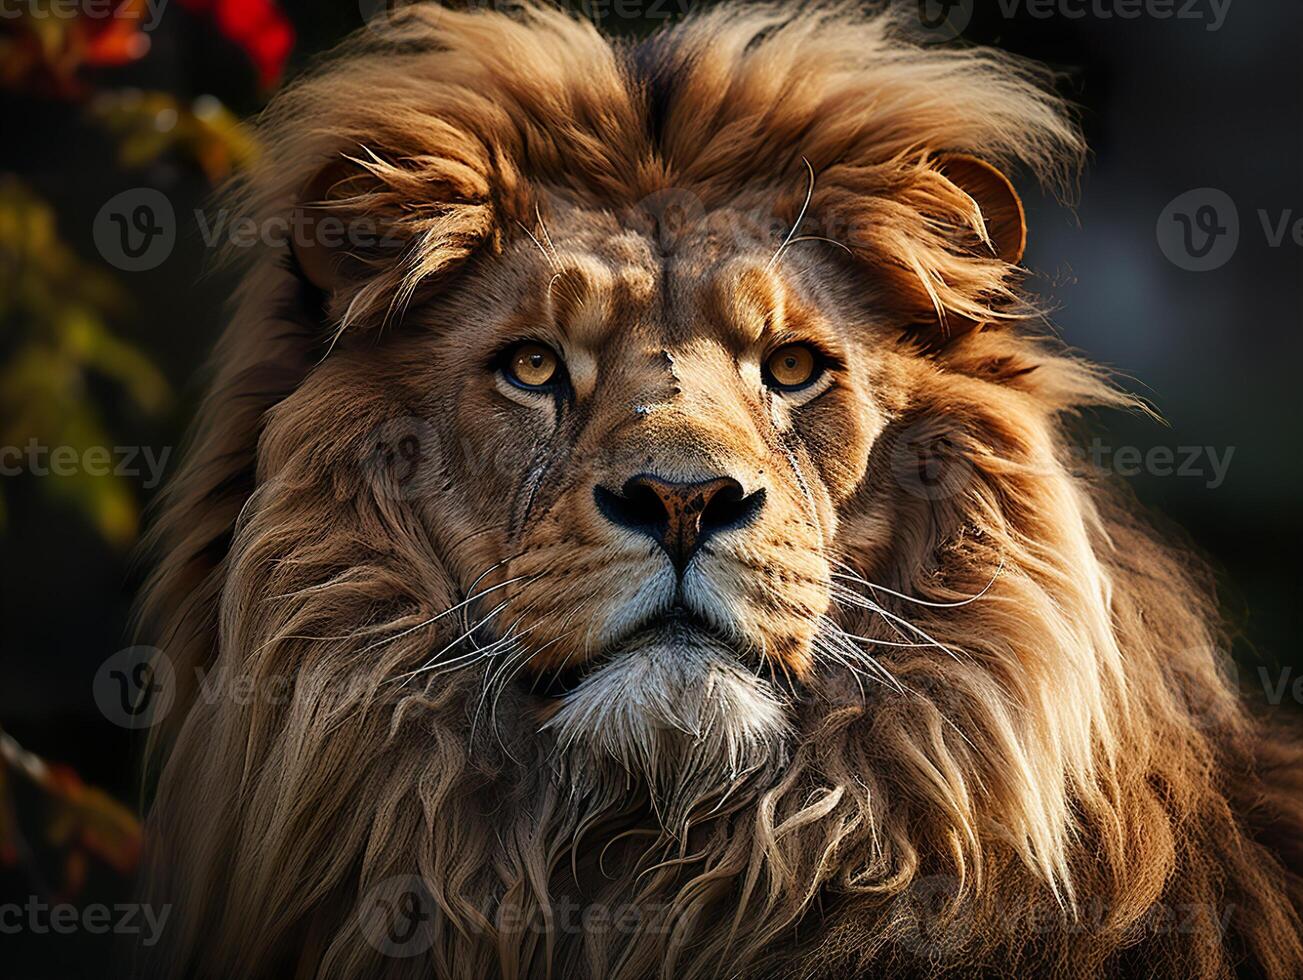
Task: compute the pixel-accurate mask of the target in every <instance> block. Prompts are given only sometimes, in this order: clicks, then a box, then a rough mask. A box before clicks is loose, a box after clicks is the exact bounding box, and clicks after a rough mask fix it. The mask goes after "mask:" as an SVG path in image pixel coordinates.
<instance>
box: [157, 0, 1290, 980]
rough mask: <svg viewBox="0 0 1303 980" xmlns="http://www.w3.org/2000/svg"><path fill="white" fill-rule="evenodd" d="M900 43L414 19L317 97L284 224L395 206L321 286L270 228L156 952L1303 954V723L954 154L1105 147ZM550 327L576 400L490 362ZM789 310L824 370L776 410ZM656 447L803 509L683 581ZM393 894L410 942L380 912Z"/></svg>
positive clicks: (652, 958)
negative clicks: (307, 213)
mask: <svg viewBox="0 0 1303 980" xmlns="http://www.w3.org/2000/svg"><path fill="white" fill-rule="evenodd" d="M902 34H903V32H902V28H901V26H900V23H899V22H897V21H895V20H893V19H892V17H891V15H889V14H888V15H885V16H870V17H865V16H860V15H856V14H853V13H843V12H831V13H830V12H824V13H815V12H809V11H807V12H802V13H799V14H796V15H792V14H785V13H783V12H782V10H780V9H778V8H769V7H763V6H757V5H754V4H748V5H745V6H741V5H740V6H737V7H733V8H728V9H722V10H718V11H715V12H710V13H705V14H701V15H696V16H693V17H691V18H689V19H688V20H686V21H685V22H684V23H682V24H679V25H676V26H674V27H672V28H671V29H669V30H667V31H665V32H663V33H661V34H659V35H656V36H655V37H653V38H651V39H649V40H647V41H645V42H642V43H639V44H635V45H623V44H619V43H616V42H613V41H609V40H607V39H605V38H603V37H602V36H601V35H600V34H599V33H598V32H597V31H596V30H595V29H594V28H593V27H592V26H591V25H589V24H587V23H584V22H582V21H578V20H574V19H571V18H570V17H568V16H566V15H563V14H561V13H558V12H554V11H551V10H548V9H544V8H536V7H532V6H527V7H524V8H523V9H521V10H518V11H515V12H513V13H510V14H506V13H500V12H472V13H455V12H452V11H448V10H444V9H441V8H436V7H428V6H418V7H415V8H411V9H410V10H408V11H406V12H404V13H401V14H399V15H396V16H395V17H394V18H393V19H392V21H391V22H390V23H389V24H388V26H387V27H386V28H385V30H384V31H376V30H372V31H368V32H365V33H363V34H361V35H359V36H358V37H357V38H356V39H355V40H354V41H352V42H350V43H349V44H348V45H347V46H346V47H345V48H344V49H343V50H342V51H341V52H339V53H338V54H337V55H335V56H333V57H332V58H331V59H330V60H329V61H328V62H327V63H326V64H324V65H323V66H322V67H321V68H320V69H319V70H317V71H316V72H314V73H312V74H311V75H310V76H309V77H307V78H305V79H304V80H302V81H300V82H299V83H298V84H297V85H296V86H294V87H293V88H291V89H290V90H289V91H288V92H286V93H285V94H284V95H282V96H281V97H280V98H279V99H278V100H277V102H276V103H275V104H274V105H273V107H272V108H271V109H270V110H269V111H268V113H267V116H266V119H265V121H264V123H263V135H264V137H265V139H266V145H267V153H266V156H265V158H264V160H263V161H262V163H261V164H260V166H259V167H258V168H257V169H256V170H255V171H254V172H253V173H252V174H251V175H250V176H249V177H248V179H247V182H246V183H245V185H244V186H243V187H242V188H241V189H240V190H239V192H238V194H237V197H236V202H237V205H238V207H240V208H241V209H243V210H244V211H245V213H249V214H252V215H254V216H256V217H257V218H259V219H260V220H263V221H267V220H271V219H276V218H280V219H282V220H283V219H284V218H285V217H286V216H287V215H289V214H290V213H291V211H292V210H293V208H294V207H295V205H296V204H298V203H299V202H301V201H303V200H304V199H305V198H307V199H310V200H311V201H317V202H320V204H321V207H322V208H323V209H324V210H325V211H326V212H327V213H328V214H330V215H332V216H337V217H340V218H341V219H342V220H344V221H346V222H349V221H359V220H364V221H365V222H367V223H368V227H370V228H371V229H372V230H374V231H375V232H377V234H376V235H375V237H374V240H368V241H367V242H354V243H353V244H352V245H351V246H350V247H349V248H348V249H347V250H346V254H344V255H342V256H340V257H339V258H338V259H337V260H334V261H335V264H334V266H333V269H334V274H335V276H336V278H335V280H334V281H333V282H332V283H331V284H329V286H328V288H327V289H325V290H324V291H321V290H318V289H316V288H315V287H313V285H312V284H311V283H309V282H307V281H306V280H305V279H304V277H303V276H302V275H301V274H300V271H299V269H298V267H297V266H296V263H295V261H294V260H293V258H292V257H291V256H290V254H289V253H288V251H286V250H284V249H281V250H275V251H266V252H260V253H259V254H258V255H257V256H256V257H255V258H254V260H253V261H252V262H251V265H250V269H249V271H248V273H247V276H246V278H245V280H244V284H243V286H242V288H241V290H240V294H239V296H238V297H237V300H236V311H235V314H234V317H233V320H232V323H231V326H230V329H229V331H228V333H227V335H226V336H225V338H224V339H223V341H222V343H221V346H220V349H219V351H218V354H217V359H216V377H215V380H214V382H213V386H212V392H211V394H210V395H209V397H208V399H207V401H206V403H205V405H204V407H203V410H202V413H201V419H200V424H199V428H198V430H197V433H196V435H195V437H194V440H193V445H192V446H191V448H190V451H189V454H188V458H187V462H186V465H185V469H184V472H183V473H181V474H180V476H179V477H178V478H177V479H176V481H175V482H174V483H173V484H172V486H171V487H170V488H169V490H168V492H167V496H166V500H165V502H164V504H163V507H162V512H161V515H160V518H159V520H158V523H157V527H156V530H155V538H154V542H155V545H156V547H157V549H158V550H159V553H160V555H161V561H160V562H159V564H158V566H157V571H156V573H155V575H154V577H153V579H152V581H151V583H150V585H149V588H148V591H147V594H146V596H145V600H144V604H143V622H144V623H145V624H146V628H147V629H148V630H149V631H150V635H152V636H156V637H157V638H158V639H157V641H156V642H157V643H158V645H159V646H160V647H161V648H162V650H163V651H164V653H165V655H166V656H167V657H168V658H169V660H170V661H171V664H172V665H173V667H174V669H175V674H176V677H177V679H178V684H179V691H178V698H177V703H178V704H179V705H180V707H179V708H177V709H175V710H174V711H173V712H172V714H171V716H170V717H169V718H168V719H167V721H166V724H165V726H164V727H163V729H162V730H161V738H160V739H159V745H160V749H161V753H160V756H161V759H162V768H161V773H160V778H159V783H158V788H157V794H156V799H155V802H154V805H153V809H152V814H151V819H150V837H149V840H150V859H151V861H150V865H151V869H152V877H151V886H150V887H151V900H152V901H155V902H172V903H174V906H175V908H174V911H173V914H172V916H171V919H170V921H169V927H168V931H167V935H166V937H165V940H164V943H163V944H162V948H160V949H159V950H156V951H155V954H156V955H155V956H154V957H152V958H151V960H150V962H149V963H147V964H146V965H145V968H146V969H147V970H148V971H152V972H153V973H155V974H157V975H163V976H186V977H235V976H239V977H259V976H265V977H287V976H295V975H297V976H302V977H323V978H325V977H331V978H334V977H340V978H343V977H408V976H411V977H416V976H437V977H441V978H444V977H447V978H475V980H482V978H485V977H504V978H517V977H545V976H551V977H567V978H568V977H593V978H615V977H618V978H641V977H665V978H690V977H714V976H730V977H732V976H740V977H824V976H826V977H845V976H857V975H862V976H874V977H886V976H902V977H904V976H910V977H912V976H966V977H971V976H981V975H1000V976H1018V977H1028V976H1056V977H1065V978H1074V977H1075V978H1092V977H1097V976H1134V977H1180V978H1182V980H1185V978H1226V977H1232V976H1236V975H1243V976H1260V977H1270V978H1291V977H1298V976H1303V945H1301V944H1300V938H1299V936H1300V920H1299V908H1300V902H1303V882H1301V880H1300V877H1299V871H1300V869H1303V843H1300V842H1301V841H1303V795H1301V794H1300V791H1301V790H1303V752H1301V751H1300V749H1299V748H1298V746H1297V744H1296V743H1295V742H1294V741H1292V740H1290V739H1288V738H1286V737H1285V736H1284V735H1283V734H1280V733H1277V732H1273V731H1271V730H1269V729H1268V728H1267V727H1266V726H1265V725H1264V724H1263V723H1262V722H1260V721H1258V720H1256V719H1255V718H1254V717H1252V716H1251V715H1250V714H1249V713H1248V711H1247V710H1246V709H1245V707H1244V706H1242V704H1241V703H1240V701H1239V699H1238V697H1237V695H1236V693H1235V692H1234V690H1233V689H1232V687H1231V686H1230V684H1229V683H1228V682H1227V680H1226V679H1225V677H1224V676H1223V673H1222V671H1221V669H1220V660H1219V654H1218V653H1217V651H1218V649H1219V648H1220V647H1221V646H1222V638H1221V635H1220V630H1219V626H1218V623H1217V618H1216V613H1215V608H1214V605H1213V602H1212V599H1211V596H1210V590H1209V587H1208V583H1207V581H1206V580H1205V578H1206V577H1205V575H1204V573H1203V572H1202V571H1201V570H1200V569H1199V566H1198V564H1197V562H1194V561H1192V560H1191V558H1190V556H1189V555H1187V554H1184V553H1181V552H1178V551H1174V550H1172V549H1170V548H1169V547H1167V546H1165V545H1164V544H1162V543H1161V542H1160V541H1159V540H1158V539H1157V537H1156V536H1155V534H1154V533H1153V532H1152V531H1151V530H1150V529H1149V528H1148V526H1147V525H1146V524H1145V522H1144V521H1142V520H1140V519H1138V518H1137V517H1136V516H1135V514H1134V507H1133V506H1132V505H1131V504H1130V503H1129V502H1127V501H1126V500H1124V499H1123V498H1122V497H1120V496H1119V495H1118V494H1117V493H1116V492H1115V491H1113V490H1111V489H1109V488H1108V487H1107V486H1105V485H1103V484H1102V483H1101V482H1100V481H1099V480H1097V479H1096V478H1094V477H1093V475H1091V474H1088V473H1083V472H1079V471H1078V468H1077V467H1076V465H1075V463H1074V458H1073V456H1072V454H1071V453H1070V451H1069V446H1070V445H1071V438H1070V435H1069V434H1068V432H1067V431H1065V426H1066V425H1067V424H1068V422H1069V420H1070V419H1071V418H1072V417H1073V416H1074V413H1076V412H1078V411H1079V410H1080V409H1082V408H1085V407H1088V406H1092V405H1125V404H1127V403H1128V402H1127V400H1126V399H1125V398H1123V397H1122V396H1120V395H1119V394H1117V393H1116V392H1115V391H1114V390H1112V389H1111V388H1110V387H1109V386H1108V385H1106V384H1105V383H1104V382H1103V381H1102V380H1101V378H1100V376H1099V374H1098V373H1097V372H1096V371H1095V370H1093V369H1092V368H1090V367H1089V366H1087V365H1084V364H1082V363H1081V362H1079V361H1077V360H1075V359H1072V358H1070V357H1067V356H1065V355H1064V354H1062V353H1061V352H1058V351H1057V350H1056V349H1055V348H1054V346H1053V345H1052V344H1049V343H1047V342H1045V341H1042V340H1038V339H1036V338H1035V337H1034V336H1033V331H1032V330H1031V329H1030V326H1029V322H1030V321H1031V320H1032V319H1034V314H1033V311H1031V310H1029V309H1028V307H1027V306H1026V305H1025V304H1024V303H1023V302H1022V301H1021V299H1020V295H1019V290H1018V269H1017V267H1016V266H1014V265H1012V264H1010V263H1009V262H1007V261H1004V260H1003V259H1001V258H999V257H997V256H996V255H995V254H993V252H992V249H991V248H990V236H989V235H988V231H987V223H986V221H984V215H983V212H982V210H981V203H980V202H979V201H978V200H977V199H976V198H975V197H974V196H970V194H969V193H966V191H965V188H964V187H962V186H960V185H958V184H956V183H955V182H953V181H951V180H950V179H948V178H947V177H946V175H945V172H944V169H945V168H944V159H945V156H944V155H945V154H947V153H956V152H958V153H964V154H969V155H972V156H975V157H978V158H980V159H982V160H985V161H988V162H990V163H992V164H996V165H999V166H1003V167H1008V168H1013V167H1018V166H1021V167H1024V168H1026V170H1027V171H1028V172H1030V173H1032V174H1034V175H1036V176H1038V177H1040V178H1042V179H1044V180H1047V181H1049V182H1051V183H1056V184H1060V185H1061V184H1064V183H1066V182H1067V181H1069V180H1070V178H1071V175H1072V174H1073V172H1074V170H1075V167H1076V166H1077V162H1078V159H1079V156H1080V153H1081V146H1080V143H1079V139H1078V136H1077V133H1076V131H1075V130H1074V128H1073V127H1072V125H1071V124H1070V122H1069V121H1068V120H1067V119H1066V117H1065V115H1064V113H1063V111H1062V108H1061V107H1060V105H1059V104H1058V103H1057V102H1056V101H1055V99H1054V98H1053V97H1052V96H1051V95H1048V94H1046V83H1047V82H1048V81H1049V79H1048V78H1046V77H1045V76H1044V75H1043V74H1042V73H1041V72H1040V71H1039V70H1037V69H1035V68H1033V67H1031V66H1028V65H1026V64H1023V63H1021V62H1016V61H1013V60H1011V59H1009V58H1007V57H1004V56H1002V55H998V54H996V53H993V52H989V51H981V50H971V49H964V50H948V49H941V48H937V47H919V46H916V45H914V44H912V43H910V41H909V40H908V39H907V38H905V37H904V36H902ZM322 174H326V175H328V179H323V177H322ZM521 339H541V340H543V341H545V342H548V343H550V344H552V345H553V346H554V347H555V348H556V349H557V350H559V351H562V352H563V353H564V354H565V357H566V360H567V367H568V370H569V373H570V378H571V383H572V386H573V396H572V397H571V398H570V399H569V400H566V399H560V398H558V399H555V400H549V399H540V398H538V397H536V396H533V395H529V394H527V393H522V392H521V391H519V390H518V389H514V388H512V387H511V386H510V385H508V384H507V383H506V382H505V381H503V380H502V378H501V377H500V376H499V375H498V374H496V373H495V363H496V362H494V361H493V357H494V354H495V351H497V350H498V349H500V348H501V347H502V345H504V344H509V343H510V342H513V341H516V340H521ZM792 340H801V341H804V342H809V343H814V344H817V345H818V346H819V347H820V349H822V350H824V351H825V352H827V353H828V355H829V368H828V372H827V377H826V379H825V382H824V383H823V385H822V386H821V387H819V388H817V389H812V393H806V394H804V395H800V394H796V393H793V394H790V395H789V394H775V393H773V392H769V391H767V390H766V389H764V385H763V383H762V380H761V373H760V367H759V364H760V363H763V360H762V359H763V356H764V352H765V351H766V350H768V349H770V348H772V346H773V344H775V343H786V342H790V341H792ZM643 469H653V470H655V471H656V472H658V473H661V474H663V475H667V476H669V477H671V478H677V479H689V478H693V479H696V478H701V477H702V476H703V475H710V474H711V473H715V472H719V471H724V472H727V473H729V474H730V475H733V476H736V478H737V479H738V480H739V482H740V483H741V484H742V485H743V486H744V487H745V488H746V490H747V491H748V492H751V491H753V490H755V489H756V488H759V489H761V490H763V491H764V494H763V500H764V509H763V510H762V511H761V512H760V516H759V517H758V518H757V520H756V521H754V522H753V523H751V524H749V525H747V526H746V527H740V528H737V529H735V530H732V531H729V532H728V533H727V534H721V535H719V536H718V537H717V538H716V539H714V543H713V544H712V546H711V547H710V548H707V549H703V552H702V554H701V555H700V556H699V558H698V559H694V561H693V562H692V563H691V564H690V565H689V566H687V571H685V573H684V575H683V580H682V582H681V583H677V584H676V580H675V576H674V574H673V571H672V569H670V568H669V563H668V562H667V561H666V560H665V556H664V555H661V554H660V553H659V552H658V551H657V549H656V548H655V547H654V546H652V545H650V544H649V543H648V542H647V541H646V539H645V538H642V537H639V536H638V535H635V534H632V533H630V532H623V531H617V530H615V529H613V528H612V526H611V525H610V524H609V522H607V521H605V520H604V519H603V518H602V516H601V515H600V514H599V513H598V512H597V510H595V508H594V503H593V501H594V496H593V494H594V490H593V487H594V485H595V484H600V485H616V486H618V485H619V483H620V482H621V481H622V480H623V478H624V477H626V476H629V475H631V474H633V473H635V472H638V471H639V470H643ZM676 590H681V592H682V598H681V601H682V602H683V603H685V604H686V605H687V606H688V607H690V608H691V610H692V611H693V612H694V614H695V615H697V616H698V617H699V618H700V619H701V620H703V621H704V623H705V625H704V626H702V627H701V628H700V629H698V628H697V627H695V626H693V627H687V626H680V625H674V624H670V625H668V626H667V625H664V624H661V625H657V622H658V621H657V619H656V617H657V616H658V615H660V613H662V612H663V611H664V609H665V608H666V605H667V603H669V602H670V601H671V599H672V597H673V596H674V595H678V594H679V593H678V591H676ZM649 623H650V624H651V625H649ZM682 630H686V631H687V632H686V633H684V632H681V631H682ZM576 667H582V668H583V671H584V672H583V673H581V674H580V675H578V677H577V678H576V679H575V681H574V682H575V684H577V686H573V687H571V688H569V689H567V690H563V691H561V692H559V693H558V692H554V691H550V690H549V687H548V685H549V681H550V679H551V678H553V677H556V676H560V675H564V674H566V673H567V672H569V671H573V670H574V668H576ZM201 678H202V680H203V683H202V685H201V684H200V683H199V681H200V679H201ZM394 880H403V881H409V880H414V881H419V882H420V884H421V888H422V890H423V891H424V893H425V894H424V895H423V896H422V897H421V899H420V901H421V902H423V903H424V904H423V905H422V906H421V907H422V908H424V910H425V913H424V914H423V915H421V916H419V917H418V919H417V920H414V921H416V923H417V925H418V928H419V934H418V938H419V940H420V941H419V943H418V944H417V946H416V948H415V950H414V953H415V955H411V956H393V955H385V953H384V952H383V951H382V950H381V949H379V948H377V943H376V942H375V941H374V936H373V935H372V934H371V933H369V932H368V923H369V921H370V920H369V918H368V917H369V916H371V915H372V914H373V912H374V909H373V908H372V906H374V905H375V904H376V903H375V898H374V896H375V895H376V890H377V889H382V890H383V889H384V888H385V887H388V886H387V885H386V883H388V882H392V881H394ZM381 945H382V944H381Z"/></svg>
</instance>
